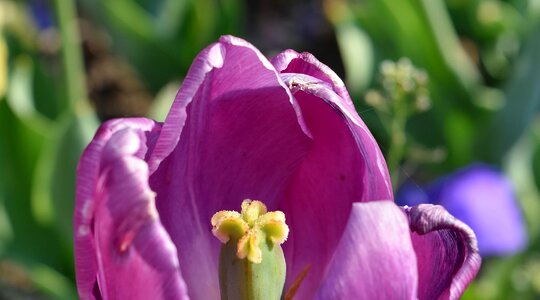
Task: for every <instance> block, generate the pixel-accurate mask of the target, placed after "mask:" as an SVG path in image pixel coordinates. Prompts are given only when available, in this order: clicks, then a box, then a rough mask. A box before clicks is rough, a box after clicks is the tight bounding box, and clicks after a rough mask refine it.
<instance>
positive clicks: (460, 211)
mask: <svg viewBox="0 0 540 300" xmlns="http://www.w3.org/2000/svg"><path fill="white" fill-rule="evenodd" d="M426 191H427V193H428V195H429V196H430V197H431V198H432V199H433V201H436V203H437V204H440V205H442V206H444V207H445V208H446V209H447V210H448V212H449V213H451V214H452V215H453V216H454V217H456V218H458V219H460V220H461V221H463V222H464V223H465V224H467V225H469V226H470V227H471V228H472V229H473V231H474V233H475V234H476V237H477V238H478V248H479V249H480V253H481V254H482V255H505V254H512V253H515V252H517V251H519V250H521V249H523V248H524V247H525V245H526V244H527V233H526V227H525V224H524V220H523V216H522V215H521V212H520V208H519V204H518V201H517V200H516V197H515V194H514V191H513V189H512V186H511V184H510V182H509V181H508V179H506V178H505V177H504V175H503V174H501V173H500V172H499V171H497V170H495V169H493V168H491V167H489V166H486V165H483V164H474V165H471V166H469V167H467V168H465V169H462V170H460V171H458V172H456V173H454V174H452V175H450V176H449V177H447V178H444V179H443V180H441V181H439V182H437V183H435V184H434V185H432V186H430V187H428V188H427V189H426Z"/></svg>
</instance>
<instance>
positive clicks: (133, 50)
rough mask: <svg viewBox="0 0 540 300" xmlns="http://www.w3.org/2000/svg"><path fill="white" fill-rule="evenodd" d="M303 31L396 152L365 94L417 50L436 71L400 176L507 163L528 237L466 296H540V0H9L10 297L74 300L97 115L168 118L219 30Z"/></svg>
mask: <svg viewBox="0 0 540 300" xmlns="http://www.w3.org/2000/svg"><path fill="white" fill-rule="evenodd" d="M72 6H73V7H72ZM75 7H76V8H77V10H76V12H77V13H76V15H77V16H78V18H79V24H80V28H81V30H80V31H79V30H78V29H79V27H77V26H76V25H77V23H76V22H75V21H76V20H75V9H74V8H75ZM284 11H285V12H286V13H284ZM314 11H315V12H314ZM317 18H318V19H317ZM313 24H316V25H313ZM268 26H270V27H268ZM280 26H282V28H280ZM291 27H293V28H297V29H298V32H301V33H303V32H305V34H303V35H302V34H301V35H299V36H300V37H299V38H297V39H296V40H295V41H294V45H295V47H297V46H298V45H300V48H299V49H296V50H298V51H303V50H306V49H302V48H301V47H302V46H305V47H306V48H308V49H312V46H311V45H318V48H317V49H315V51H314V52H319V51H320V53H331V57H333V59H331V60H329V61H324V62H325V63H328V64H329V65H330V67H331V68H333V69H334V70H337V71H338V72H342V71H341V70H344V74H340V75H343V76H344V78H345V81H346V82H347V86H348V88H349V91H350V92H351V95H352V98H353V100H354V101H355V104H356V105H357V108H358V111H359V112H360V115H361V117H362V118H363V119H364V120H365V121H366V123H367V124H368V126H369V127H370V128H371V129H372V131H373V132H374V134H375V135H376V137H377V139H378V141H379V142H380V145H381V148H382V149H383V152H387V151H388V150H389V148H390V147H391V140H392V139H391V133H389V131H388V130H385V129H384V128H385V125H384V122H387V121H385V119H388V117H392V116H386V117H385V116H384V115H383V116H380V115H379V116H377V114H375V113H374V112H373V109H372V108H370V107H369V106H367V105H366V104H365V103H364V97H365V94H366V92H367V91H368V89H370V88H377V84H378V78H377V76H376V74H377V71H378V69H379V66H380V65H381V63H382V62H383V61H385V60H390V61H397V60H399V59H400V58H403V57H406V58H408V60H410V61H411V62H412V64H414V66H416V67H418V68H420V69H422V70H424V72H425V73H426V74H427V76H428V77H429V84H428V86H427V87H428V89H429V95H430V99H431V102H432V104H431V109H430V110H428V111H426V112H421V113H417V114H411V115H407V119H406V120H405V121H404V124H405V127H404V128H403V129H404V134H405V135H406V137H407V139H406V141H407V142H406V143H405V144H404V145H403V146H402V147H403V149H401V150H400V152H402V154H403V157H401V158H399V159H398V165H399V168H398V172H399V173H401V177H402V178H407V177H414V178H415V180H419V181H423V180H425V181H428V180H431V179H433V178H436V177H438V176H440V175H443V174H445V173H447V172H449V171H451V170H454V169H457V168H459V167H461V166H464V165H466V164H469V163H471V162H473V161H476V160H482V161H487V162H490V163H493V164H496V165H499V166H501V167H503V168H504V170H505V171H506V173H507V175H508V176H510V178H511V179H512V180H513V181H514V183H515V187H516V190H517V193H518V195H519V198H520V201H521V204H522V206H523V211H524V215H525V218H526V221H527V224H528V228H529V235H530V246H529V248H528V249H527V250H526V251H525V252H524V253H521V254H518V255H516V256H513V257H506V258H488V259H486V260H485V263H484V267H483V269H482V272H481V274H480V275H479V277H478V279H477V280H476V282H475V283H474V284H473V285H472V286H471V287H470V289H469V290H468V291H467V293H466V295H465V296H464V298H465V299H536V298H538V296H539V295H540V256H539V255H538V250H539V249H540V221H539V219H540V218H539V216H540V194H539V190H538V188H539V186H540V119H539V117H538V116H539V114H538V110H539V108H540V107H539V106H540V104H539V103H540V84H539V82H540V4H539V3H538V1H535V0H446V1H443V0H403V1H393V0H357V1H354V0H350V1H348V0H320V1H307V0H305V1H298V2H295V3H294V4H293V3H289V2H287V1H262V2H261V3H260V4H259V5H254V4H253V3H252V2H250V1H240V0H185V1H176V0H159V1H150V0H115V1H95V0H79V1H77V2H75V3H74V2H72V1H68V0H57V1H56V2H54V3H53V1H52V0H51V1H47V0H27V1H15V0H0V298H2V297H3V296H5V297H7V296H6V295H8V294H7V293H8V292H9V293H13V295H20V296H21V297H23V296H28V295H30V296H31V297H34V298H35V299H42V298H43V299H75V298H76V290H75V285H74V270H73V249H72V237H71V235H72V224H71V222H72V210H73V199H74V187H75V172H76V164H77V161H78V158H79V156H80V153H81V151H82V149H83V148H84V147H85V145H86V144H87V143H88V142H89V140H90V139H91V137H92V135H93V133H94V131H95V129H96V128H97V125H98V122H99V121H98V120H101V121H102V120H104V119H107V118H110V117H114V116H131V115H145V114H148V115H151V116H152V117H155V118H158V120H163V117H164V112H166V111H167V109H168V107H169V106H170V104H171V101H172V99H173V96H174V93H175V92H176V89H177V88H178V86H179V85H180V81H181V79H182V76H184V75H185V74H186V72H187V70H188V69H189V66H190V64H191V61H192V60H193V58H194V57H195V55H196V54H197V53H198V52H199V51H200V50H201V49H202V48H204V47H205V46H206V45H208V44H209V43H211V42H213V41H214V40H216V39H217V38H218V37H219V35H222V34H234V35H238V36H241V37H243V38H246V39H247V40H254V41H256V40H263V39H265V34H268V33H269V32H273V31H276V32H287V30H288V29H289V28H291ZM312 28H316V29H312ZM313 30H315V31H317V30H318V31H324V32H325V34H326V35H330V36H331V37H332V40H333V41H334V44H331V43H330V44H329V43H327V42H323V41H321V40H318V38H319V37H320V36H319V35H317V34H312V31H313ZM296 37H298V36H295V38H296ZM279 38H282V40H283V41H289V39H288V37H286V36H283V37H278V39H279ZM272 39H274V40H275V39H276V36H272ZM308 45H309V46H308ZM255 46H259V47H261V50H262V51H263V52H267V54H268V55H271V54H274V53H275V49H264V47H262V45H257V44H256V45H255ZM316 54H317V53H316ZM118 70H121V71H118ZM115 72H116V73H115ZM122 95H129V96H125V97H124V98H127V99H123V98H122ZM136 99H139V100H136ZM137 101H138V102H137ZM134 107H136V109H134ZM390 119H391V118H390ZM385 154H386V153H385ZM426 158H429V159H426ZM14 270H15V271H16V272H15V271H14ZM6 274H11V275H6ZM13 274H18V275H17V276H15V275H13ZM3 293H6V294H3ZM9 295H12V294H9Z"/></svg>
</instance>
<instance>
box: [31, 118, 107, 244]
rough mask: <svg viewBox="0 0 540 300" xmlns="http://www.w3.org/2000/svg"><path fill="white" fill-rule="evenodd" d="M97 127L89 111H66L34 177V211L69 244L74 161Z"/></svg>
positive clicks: (70, 240)
mask: <svg viewBox="0 0 540 300" xmlns="http://www.w3.org/2000/svg"><path fill="white" fill-rule="evenodd" d="M97 127H98V122H97V119H96V117H95V115H94V114H93V113H92V112H88V113H85V114H80V115H78V116H77V115H73V114H71V113H68V114H66V115H65V116H64V117H63V118H62V119H61V120H60V122H59V123H58V124H57V126H56V127H55V129H54V131H53V134H52V135H51V138H50V140H49V142H48V143H47V145H46V146H45V149H44V151H43V152H42V155H41V156H40V158H39V162H38V167H37V171H36V173H35V177H34V182H33V188H32V189H33V194H32V196H33V197H32V208H33V213H34V214H35V216H36V218H38V219H39V220H41V221H43V222H45V223H47V224H50V223H51V221H54V226H55V228H56V229H57V230H58V231H59V232H60V233H61V235H62V237H63V238H64V239H65V240H66V241H67V243H68V244H70V245H71V244H72V235H73V225H72V220H73V209H74V201H75V179H76V170H77V164H78V162H79V158H80V156H81V154H82V151H83V150H84V148H85V147H86V146H87V145H88V143H89V142H90V140H91V139H92V136H93V135H94V133H95V132H96V129H97Z"/></svg>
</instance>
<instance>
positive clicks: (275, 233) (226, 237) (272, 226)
mask: <svg viewBox="0 0 540 300" xmlns="http://www.w3.org/2000/svg"><path fill="white" fill-rule="evenodd" d="M241 207H242V212H241V213H238V212H236V211H228V210H222V211H219V212H217V213H216V214H214V216H213V217H212V220H211V223H212V226H213V229H212V233H213V234H214V236H216V237H217V238H218V239H219V240H220V241H221V242H222V243H224V244H225V243H228V242H229V241H230V240H232V241H234V242H236V243H237V252H236V253H237V256H238V258H240V259H244V258H247V259H248V260H249V261H251V262H253V263H256V264H258V263H261V261H262V253H261V249H260V244H261V242H262V241H266V242H267V243H268V246H269V247H270V248H272V247H273V246H274V245H275V244H282V243H283V242H285V241H286V240H287V236H288V234H289V227H288V226H287V224H285V214H284V213H283V212H281V211H273V212H267V208H266V205H264V203H262V202H261V201H257V200H255V201H252V200H249V199H247V200H244V201H243V202H242V206H241Z"/></svg>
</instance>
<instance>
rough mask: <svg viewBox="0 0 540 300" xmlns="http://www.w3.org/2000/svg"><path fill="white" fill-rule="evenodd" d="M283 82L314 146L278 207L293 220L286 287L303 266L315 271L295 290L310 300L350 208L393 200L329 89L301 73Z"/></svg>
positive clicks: (348, 114)
mask: <svg viewBox="0 0 540 300" xmlns="http://www.w3.org/2000/svg"><path fill="white" fill-rule="evenodd" d="M282 78H283V79H284V81H285V83H286V84H287V85H288V86H289V87H290V88H291V90H292V92H293V95H294V97H295V98H296V99H297V101H298V103H299V104H300V107H301V110H302V115H303V117H304V120H305V123H306V126H307V127H308V129H309V131H310V132H311V134H312V136H313V141H314V144H313V147H312V149H311V150H310V152H309V154H308V155H307V156H306V158H305V159H304V160H303V161H302V164H301V165H300V166H299V168H298V170H297V171H296V173H295V175H294V177H293V178H292V180H291V182H290V183H289V187H288V189H287V194H286V199H285V200H286V201H285V202H283V204H282V206H281V208H282V209H283V211H284V212H285V214H286V215H287V216H292V217H289V218H288V220H289V221H288V222H289V226H290V228H291V233H290V238H289V240H288V242H287V243H285V245H284V251H285V254H286V258H287V261H288V262H289V266H288V274H291V275H292V276H289V277H288V279H287V285H290V283H291V282H292V281H293V280H294V278H295V276H296V274H299V273H300V272H301V271H302V270H303V269H304V268H305V267H306V265H308V264H309V265H312V266H314V267H313V268H311V270H310V273H309V275H308V276H307V277H306V279H305V280H304V282H303V284H302V286H301V288H300V289H299V291H298V295H299V297H300V298H311V297H312V296H313V293H314V291H315V290H316V286H317V285H318V283H319V281H320V278H321V276H322V273H323V271H324V266H325V265H326V264H327V263H328V261H329V260H330V258H331V257H332V255H333V253H334V251H335V247H336V246H337V244H338V242H339V239H340V237H341V234H342V232H343V230H344V228H345V226H346V220H347V218H348V216H349V215H350V211H351V208H352V203H354V202H357V201H373V200H385V199H392V190H391V185H390V180H389V177H388V173H387V169H386V164H385V162H384V158H383V156H382V154H381V152H380V150H379V148H378V146H377V144H376V142H375V140H374V139H373V137H372V136H371V134H370V133H369V131H368V130H367V128H366V127H365V125H364V123H363V122H362V120H360V117H359V116H358V114H357V113H356V111H354V110H350V109H349V108H348V106H347V105H346V103H345V101H344V100H343V99H342V98H341V97H340V96H339V95H337V94H336V93H335V92H334V90H333V89H332V88H331V85H329V84H328V83H326V82H324V81H321V80H318V79H317V78H314V77H311V76H309V75H303V74H283V76H282ZM328 224H331V225H330V226H329V225H328ZM314 233H316V234H314ZM306 249H309V251H306Z"/></svg>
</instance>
